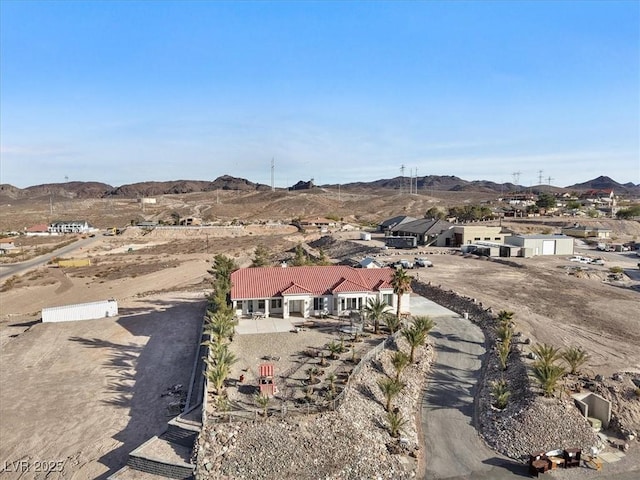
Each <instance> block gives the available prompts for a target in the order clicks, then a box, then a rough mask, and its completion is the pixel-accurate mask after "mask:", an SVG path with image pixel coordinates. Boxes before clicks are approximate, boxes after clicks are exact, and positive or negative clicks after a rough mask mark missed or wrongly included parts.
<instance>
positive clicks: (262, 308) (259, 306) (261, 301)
mask: <svg viewBox="0 0 640 480" xmlns="http://www.w3.org/2000/svg"><path fill="white" fill-rule="evenodd" d="M258 310H260V311H262V312H264V300H258Z"/></svg>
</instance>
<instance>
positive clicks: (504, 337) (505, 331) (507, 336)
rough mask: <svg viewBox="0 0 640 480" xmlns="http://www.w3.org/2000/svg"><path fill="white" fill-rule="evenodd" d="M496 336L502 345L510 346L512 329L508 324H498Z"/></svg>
mask: <svg viewBox="0 0 640 480" xmlns="http://www.w3.org/2000/svg"><path fill="white" fill-rule="evenodd" d="M496 335H497V336H498V338H499V339H500V341H501V342H503V343H509V344H511V339H512V338H513V328H511V326H510V325H509V324H508V323H500V325H498V327H497V328H496Z"/></svg>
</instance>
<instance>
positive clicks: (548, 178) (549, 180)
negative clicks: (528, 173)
mask: <svg viewBox="0 0 640 480" xmlns="http://www.w3.org/2000/svg"><path fill="white" fill-rule="evenodd" d="M551 180H555V178H551V177H550V176H549V177H547V182H549V186H551Z"/></svg>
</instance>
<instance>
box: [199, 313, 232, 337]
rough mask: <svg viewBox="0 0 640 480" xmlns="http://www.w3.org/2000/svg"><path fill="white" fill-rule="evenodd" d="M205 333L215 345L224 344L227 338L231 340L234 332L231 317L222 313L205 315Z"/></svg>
mask: <svg viewBox="0 0 640 480" xmlns="http://www.w3.org/2000/svg"><path fill="white" fill-rule="evenodd" d="M207 317H208V318H207V324H206V326H205V331H206V333H208V334H209V335H210V336H211V339H212V340H213V341H214V342H216V343H224V342H225V341H226V339H227V338H231V337H232V336H233V332H234V328H235V327H234V323H233V318H232V316H231V315H229V314H226V313H224V312H222V311H217V312H216V313H209V314H208V315H207Z"/></svg>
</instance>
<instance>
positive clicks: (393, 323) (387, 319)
mask: <svg viewBox="0 0 640 480" xmlns="http://www.w3.org/2000/svg"><path fill="white" fill-rule="evenodd" d="M383 318H384V323H385V324H386V325H387V327H388V328H389V331H390V332H391V333H392V334H394V333H396V332H397V331H398V330H399V329H400V317H397V316H396V315H391V314H389V313H387V314H385V315H384V317H383Z"/></svg>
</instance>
